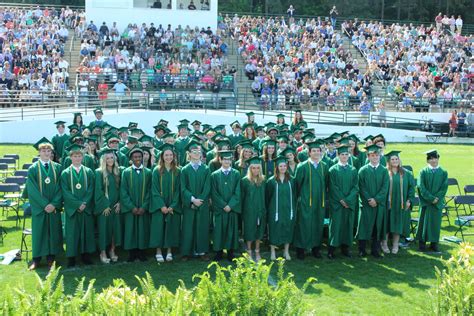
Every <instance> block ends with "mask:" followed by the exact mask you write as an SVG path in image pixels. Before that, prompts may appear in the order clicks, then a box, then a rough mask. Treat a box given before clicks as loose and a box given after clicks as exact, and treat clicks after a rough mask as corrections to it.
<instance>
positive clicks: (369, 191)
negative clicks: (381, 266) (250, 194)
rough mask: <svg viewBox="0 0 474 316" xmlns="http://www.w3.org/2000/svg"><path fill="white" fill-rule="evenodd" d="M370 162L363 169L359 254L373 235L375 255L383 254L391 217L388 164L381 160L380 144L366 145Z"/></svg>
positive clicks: (360, 191) (363, 250) (361, 178)
mask: <svg viewBox="0 0 474 316" xmlns="http://www.w3.org/2000/svg"><path fill="white" fill-rule="evenodd" d="M366 150H367V153H368V156H367V157H368V159H369V163H368V164H366V165H365V166H363V167H362V168H360V170H359V204H360V212H359V218H358V226H357V235H356V238H357V239H358V240H359V256H361V257H365V256H366V255H367V253H366V250H365V247H366V244H367V240H370V239H372V251H371V254H372V256H374V257H376V258H379V257H380V241H381V240H383V239H384V238H385V234H386V231H385V230H386V221H387V218H386V217H387V192H388V186H389V179H388V172H387V168H385V167H384V166H382V165H381V164H380V154H379V150H380V148H379V147H378V146H377V145H370V146H369V147H366Z"/></svg>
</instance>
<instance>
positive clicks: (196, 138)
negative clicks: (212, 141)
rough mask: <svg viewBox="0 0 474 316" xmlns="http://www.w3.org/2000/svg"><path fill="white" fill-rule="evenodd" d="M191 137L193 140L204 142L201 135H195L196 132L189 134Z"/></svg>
mask: <svg viewBox="0 0 474 316" xmlns="http://www.w3.org/2000/svg"><path fill="white" fill-rule="evenodd" d="M191 139H194V140H195V141H197V142H198V143H199V144H202V143H203V142H204V139H202V138H201V137H199V136H198V135H196V134H193V135H191Z"/></svg>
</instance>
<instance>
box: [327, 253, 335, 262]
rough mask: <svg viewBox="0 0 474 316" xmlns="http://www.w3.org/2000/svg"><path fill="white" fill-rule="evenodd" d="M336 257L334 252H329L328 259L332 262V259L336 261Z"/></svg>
mask: <svg viewBox="0 0 474 316" xmlns="http://www.w3.org/2000/svg"><path fill="white" fill-rule="evenodd" d="M335 258H336V256H334V253H332V252H328V259H330V260H332V259H335Z"/></svg>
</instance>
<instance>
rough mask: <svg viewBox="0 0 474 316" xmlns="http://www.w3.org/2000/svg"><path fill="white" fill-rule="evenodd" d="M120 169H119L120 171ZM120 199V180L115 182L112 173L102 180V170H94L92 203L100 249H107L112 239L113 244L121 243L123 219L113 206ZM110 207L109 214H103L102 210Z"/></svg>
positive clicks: (119, 244)
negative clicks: (105, 179)
mask: <svg viewBox="0 0 474 316" xmlns="http://www.w3.org/2000/svg"><path fill="white" fill-rule="evenodd" d="M121 172H122V170H120V173H121ZM119 201H120V182H119V183H117V181H116V180H115V177H114V176H113V175H112V174H109V175H107V183H105V181H104V176H103V172H102V171H101V170H100V169H96V170H95V190H94V205H95V215H96V216H97V228H98V232H99V237H98V240H97V244H98V246H99V250H100V251H104V250H107V247H109V246H110V245H111V243H112V238H113V240H114V244H115V246H121V245H122V236H123V221H122V214H120V213H119V214H117V213H116V212H115V209H114V206H115V205H116V204H117V203H118V202H119ZM107 208H110V214H109V215H108V216H105V215H104V214H103V213H104V210H105V209H107Z"/></svg>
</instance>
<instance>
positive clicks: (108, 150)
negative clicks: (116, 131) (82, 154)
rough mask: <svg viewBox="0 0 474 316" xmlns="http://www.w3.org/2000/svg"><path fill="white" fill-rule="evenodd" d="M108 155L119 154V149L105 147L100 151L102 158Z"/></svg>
mask: <svg viewBox="0 0 474 316" xmlns="http://www.w3.org/2000/svg"><path fill="white" fill-rule="evenodd" d="M106 154H117V149H113V148H110V147H104V148H102V149H101V150H100V151H99V156H100V157H102V156H103V155H106Z"/></svg>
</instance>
